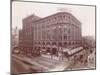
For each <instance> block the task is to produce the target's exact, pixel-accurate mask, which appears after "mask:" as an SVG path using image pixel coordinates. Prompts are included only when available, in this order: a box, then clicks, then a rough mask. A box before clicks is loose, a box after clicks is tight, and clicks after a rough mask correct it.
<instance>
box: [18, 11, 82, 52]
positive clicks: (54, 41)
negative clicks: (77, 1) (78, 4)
mask: <svg viewBox="0 0 100 75" xmlns="http://www.w3.org/2000/svg"><path fill="white" fill-rule="evenodd" d="M81 39H82V36H81V23H80V21H79V20H78V19H76V18H75V17H74V16H73V15H72V14H71V13H68V12H58V13H56V14H53V15H50V16H47V17H44V18H40V17H38V16H35V15H31V16H29V17H26V18H25V19H23V28H22V30H20V32H19V47H20V50H21V51H22V52H23V53H25V54H30V53H32V54H40V52H41V50H45V51H47V52H50V53H52V54H58V52H59V50H60V48H66V47H69V46H71V45H76V44H77V45H78V44H81Z"/></svg>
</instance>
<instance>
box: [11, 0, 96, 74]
mask: <svg viewBox="0 0 100 75" xmlns="http://www.w3.org/2000/svg"><path fill="white" fill-rule="evenodd" d="M14 1H16V2H33V3H46V4H59V5H75V6H90V7H95V43H96V47H95V51H96V55H95V68H89V69H74V70H73V69H72V70H64V71H48V72H32V73H31V72H30V73H21V74H35V73H53V72H70V71H84V70H96V69H97V64H96V63H97V58H96V57H97V34H96V33H97V32H96V29H97V26H96V25H97V20H96V19H97V17H96V16H97V6H96V5H87V4H71V3H56V2H42V1H26V0H25V1H24V0H10V74H11V75H17V74H12V73H11V66H12V65H11V64H12V63H11V59H12V56H11V55H12V52H11V51H12V8H13V7H12V3H13V2H14Z"/></svg>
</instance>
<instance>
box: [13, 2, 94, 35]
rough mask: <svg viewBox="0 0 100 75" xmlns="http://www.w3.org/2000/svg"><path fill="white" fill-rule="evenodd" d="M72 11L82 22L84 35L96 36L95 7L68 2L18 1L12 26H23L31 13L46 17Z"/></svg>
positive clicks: (14, 6)
mask: <svg viewBox="0 0 100 75" xmlns="http://www.w3.org/2000/svg"><path fill="white" fill-rule="evenodd" d="M60 9H65V10H62V11H65V12H70V13H72V14H73V16H75V17H76V18H77V19H78V20H79V21H80V22H81V23H82V35H83V36H87V35H90V36H94V37H95V7H94V6H79V5H67V4H51V3H36V2H17V1H13V3H12V28H15V27H18V28H19V29H21V28H22V19H23V18H25V17H27V16H29V15H32V14H34V15H36V16H39V17H42V18H43V17H46V16H49V15H52V14H54V13H56V12H59V11H61V10H60Z"/></svg>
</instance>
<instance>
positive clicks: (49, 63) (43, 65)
mask: <svg viewBox="0 0 100 75" xmlns="http://www.w3.org/2000/svg"><path fill="white" fill-rule="evenodd" d="M13 57H14V58H16V59H17V60H19V61H23V62H27V65H28V66H26V65H24V68H25V70H30V68H31V69H34V70H36V71H37V70H38V71H37V72H49V71H63V70H64V69H65V68H66V67H67V66H68V64H69V62H68V61H67V60H66V61H65V60H64V61H63V60H58V59H57V60H56V59H51V58H50V57H49V56H48V57H45V56H40V57H34V58H29V57H25V56H23V57H20V56H18V55H13ZM53 57H54V56H53ZM12 62H14V61H12ZM17 63H18V64H19V62H17ZM30 64H31V66H30ZM12 66H13V67H16V66H15V65H12ZM21 67H23V66H21ZM17 69H18V68H17ZM22 69H23V68H22ZM19 70H20V69H19ZM19 70H18V72H20V71H22V70H20V71H19ZM15 71H16V70H15ZM36 71H32V72H36ZM26 72H27V71H26Z"/></svg>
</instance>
